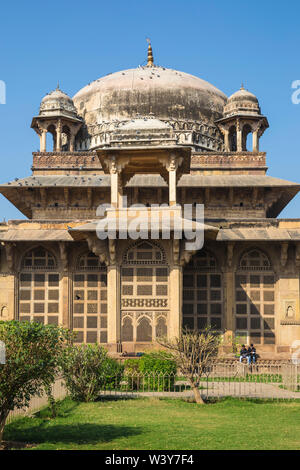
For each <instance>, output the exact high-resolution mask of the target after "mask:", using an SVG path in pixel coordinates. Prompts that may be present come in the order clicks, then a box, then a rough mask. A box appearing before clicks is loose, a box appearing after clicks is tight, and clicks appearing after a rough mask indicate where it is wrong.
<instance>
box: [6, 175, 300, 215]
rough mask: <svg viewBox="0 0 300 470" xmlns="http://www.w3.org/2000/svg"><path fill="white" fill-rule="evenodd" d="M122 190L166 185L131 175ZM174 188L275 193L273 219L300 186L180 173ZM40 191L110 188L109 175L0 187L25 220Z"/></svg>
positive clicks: (39, 179)
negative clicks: (34, 194) (31, 201)
mask: <svg viewBox="0 0 300 470" xmlns="http://www.w3.org/2000/svg"><path fill="white" fill-rule="evenodd" d="M126 187H141V188H143V187H149V188H150V187H151V188H158V187H165V188H167V183H166V181H165V180H164V178H162V176H160V175H158V174H142V173H141V174H137V175H134V176H132V177H131V178H130V179H129V181H128V182H127V184H126ZM177 187H178V188H199V189H201V188H233V189H234V188H265V189H267V190H269V191H275V192H277V193H278V197H277V198H276V201H275V202H274V203H273V204H272V206H271V207H270V208H269V212H268V214H267V215H268V217H277V215H278V214H279V213H280V212H281V211H282V210H283V209H284V207H285V206H286V205H287V204H288V203H289V202H290V201H291V199H293V197H294V196H295V195H296V194H297V193H298V192H299V190H300V185H299V184H297V183H293V182H290V181H286V180H282V179H280V178H274V177H271V176H266V175H190V174H184V175H182V176H181V178H180V179H179V181H178V185H177ZM41 188H46V189H47V188H75V189H76V188H95V189H96V188H101V189H107V190H109V189H110V175H107V174H105V175H104V174H103V175H97V176H89V175H84V176H75V175H53V176H29V177H27V178H22V179H18V178H16V179H15V180H13V181H10V182H8V183H5V184H1V185H0V193H1V194H3V196H5V197H6V198H7V199H8V200H9V201H10V202H11V203H12V204H14V206H15V207H17V208H18V209H19V210H20V211H21V212H22V213H23V214H24V215H26V217H29V218H31V217H32V211H31V207H30V206H29V205H28V203H27V198H26V196H27V195H28V193H30V192H32V191H35V190H38V189H41Z"/></svg>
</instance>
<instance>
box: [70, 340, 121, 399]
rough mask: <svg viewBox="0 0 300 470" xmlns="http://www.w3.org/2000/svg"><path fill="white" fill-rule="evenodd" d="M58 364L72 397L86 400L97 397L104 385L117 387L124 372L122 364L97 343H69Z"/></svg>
mask: <svg viewBox="0 0 300 470" xmlns="http://www.w3.org/2000/svg"><path fill="white" fill-rule="evenodd" d="M61 368H62V371H63V377H64V380H65V383H66V387H67V389H68V391H69V393H70V395H71V397H72V399H73V400H76V401H85V402H89V401H94V400H96V399H97V398H98V396H99V394H100V392H101V390H103V389H112V388H113V389H114V388H117V387H118V386H119V384H120V381H121V377H122V372H123V366H122V365H120V364H119V363H118V362H117V361H116V360H114V359H112V358H110V357H108V355H107V351H106V350H105V349H104V348H103V347H102V346H99V345H97V344H93V345H81V346H70V347H69V348H68V349H67V350H66V351H65V355H64V359H63V361H62V364H61Z"/></svg>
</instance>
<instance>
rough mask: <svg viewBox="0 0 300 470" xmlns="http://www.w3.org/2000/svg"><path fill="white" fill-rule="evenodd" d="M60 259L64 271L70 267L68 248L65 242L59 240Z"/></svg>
mask: <svg viewBox="0 0 300 470" xmlns="http://www.w3.org/2000/svg"><path fill="white" fill-rule="evenodd" d="M59 251H60V260H61V264H62V268H63V270H64V271H67V269H68V250H67V244H66V243H65V242H59Z"/></svg>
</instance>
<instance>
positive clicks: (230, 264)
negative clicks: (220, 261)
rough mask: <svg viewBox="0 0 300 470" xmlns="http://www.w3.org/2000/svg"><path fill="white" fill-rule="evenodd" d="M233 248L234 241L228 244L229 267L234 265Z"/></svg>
mask: <svg viewBox="0 0 300 470" xmlns="http://www.w3.org/2000/svg"><path fill="white" fill-rule="evenodd" d="M233 249H234V243H232V242H231V243H228V244H227V266H228V268H231V267H232V259H233Z"/></svg>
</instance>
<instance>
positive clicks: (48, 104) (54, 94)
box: [39, 87, 78, 119]
mask: <svg viewBox="0 0 300 470" xmlns="http://www.w3.org/2000/svg"><path fill="white" fill-rule="evenodd" d="M39 115H40V116H68V117H73V118H76V119H78V115H77V111H76V108H75V106H74V103H73V100H72V98H70V96H68V95H67V94H66V93H64V92H63V91H61V90H60V89H59V87H57V88H56V90H53V91H51V92H50V93H48V94H47V95H46V96H44V98H43V99H42V101H41V105H40V112H39Z"/></svg>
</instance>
